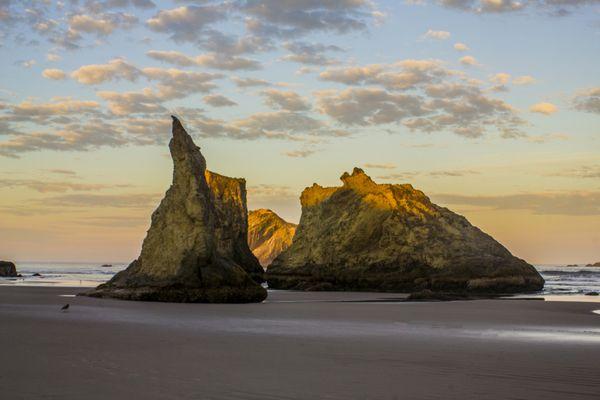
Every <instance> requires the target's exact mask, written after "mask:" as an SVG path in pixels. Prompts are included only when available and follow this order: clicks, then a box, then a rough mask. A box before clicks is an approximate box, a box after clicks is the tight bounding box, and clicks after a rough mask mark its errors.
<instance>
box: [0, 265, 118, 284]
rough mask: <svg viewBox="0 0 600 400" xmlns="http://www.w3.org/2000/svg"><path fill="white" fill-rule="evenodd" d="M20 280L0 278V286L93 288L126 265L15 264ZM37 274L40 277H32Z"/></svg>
mask: <svg viewBox="0 0 600 400" xmlns="http://www.w3.org/2000/svg"><path fill="white" fill-rule="evenodd" d="M15 264H16V265H17V272H18V273H19V274H21V275H22V277H20V278H0V285H15V286H75V287H95V286H98V285H99V284H101V283H104V282H106V281H107V280H109V279H110V278H112V277H113V276H114V275H115V274H116V273H117V272H119V271H121V270H123V269H125V268H127V265H128V264H125V263H118V264H110V265H111V266H110V267H108V266H102V264H100V263H70V262H35V263H33V262H31V263H30V262H22V263H15ZM34 274H39V275H40V276H33V275H34Z"/></svg>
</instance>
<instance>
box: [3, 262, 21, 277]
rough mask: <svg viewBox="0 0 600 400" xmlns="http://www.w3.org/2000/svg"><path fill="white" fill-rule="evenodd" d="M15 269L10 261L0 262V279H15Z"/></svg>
mask: <svg viewBox="0 0 600 400" xmlns="http://www.w3.org/2000/svg"><path fill="white" fill-rule="evenodd" d="M17 276H18V275H17V267H15V264H14V263H12V262H10V261H0V277H5V278H16V277H17Z"/></svg>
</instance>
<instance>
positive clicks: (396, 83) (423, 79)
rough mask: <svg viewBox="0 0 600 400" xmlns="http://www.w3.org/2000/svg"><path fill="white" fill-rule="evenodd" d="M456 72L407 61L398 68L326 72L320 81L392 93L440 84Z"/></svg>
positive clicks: (433, 64) (435, 64)
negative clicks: (377, 87) (367, 86)
mask: <svg viewBox="0 0 600 400" xmlns="http://www.w3.org/2000/svg"><path fill="white" fill-rule="evenodd" d="M455 74H456V72H454V71H450V70H448V69H446V68H444V66H443V64H442V62H441V61H438V60H413V59H407V60H402V61H398V62H396V63H394V64H370V65H366V66H357V67H343V68H333V69H326V70H325V71H323V72H321V73H320V74H319V79H321V80H324V81H332V82H339V83H344V84H346V85H358V84H379V85H382V86H384V87H386V88H388V89H393V90H397V89H409V88H411V87H414V86H416V85H419V84H422V83H434V82H440V81H441V80H442V79H443V78H445V77H448V76H450V75H455Z"/></svg>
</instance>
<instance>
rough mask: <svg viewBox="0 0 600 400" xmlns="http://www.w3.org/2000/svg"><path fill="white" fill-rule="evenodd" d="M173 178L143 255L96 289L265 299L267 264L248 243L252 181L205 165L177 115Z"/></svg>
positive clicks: (157, 296)
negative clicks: (248, 191) (248, 198)
mask: <svg viewBox="0 0 600 400" xmlns="http://www.w3.org/2000/svg"><path fill="white" fill-rule="evenodd" d="M172 132H173V137H172V138H171V140H170V142H169V149H170V151H171V157H172V159H173V183H172V185H171V187H170V188H169V190H167V192H166V194H165V197H164V198H163V199H162V201H161V203H160V205H159V206H158V208H157V209H156V210H155V211H154V213H153V214H152V223H151V226H150V229H149V230H148V233H147V236H146V238H145V239H144V243H143V245H142V251H141V254H140V256H139V257H138V259H137V260H135V261H133V262H132V263H131V264H130V265H129V267H128V268H127V269H126V270H124V271H122V272H120V273H118V274H117V275H115V276H114V277H113V279H111V280H110V281H109V282H107V283H106V284H104V285H100V286H99V287H98V288H96V290H95V291H92V292H91V293H88V295H91V296H97V297H116V298H121V299H127V300H148V301H174V302H253V301H262V300H264V298H265V297H266V295H267V294H266V290H265V289H264V288H262V287H261V286H260V284H259V282H261V281H262V272H263V271H262V268H261V266H260V264H259V263H258V260H257V259H256V257H254V255H253V254H252V252H251V251H250V249H249V248H248V243H247V234H248V216H247V207H246V183H245V180H243V179H239V178H229V177H226V176H223V175H219V174H216V173H213V172H210V171H207V170H206V161H205V159H204V157H203V156H202V153H201V152H200V148H199V147H198V146H196V145H195V143H194V141H193V140H192V138H191V137H190V136H189V135H188V133H187V132H186V130H185V129H184V128H183V126H182V124H181V122H180V121H179V120H178V119H177V118H176V117H173V129H172Z"/></svg>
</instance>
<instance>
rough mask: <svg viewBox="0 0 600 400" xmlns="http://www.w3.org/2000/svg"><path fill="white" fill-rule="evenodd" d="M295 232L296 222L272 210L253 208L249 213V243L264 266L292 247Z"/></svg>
mask: <svg viewBox="0 0 600 400" xmlns="http://www.w3.org/2000/svg"><path fill="white" fill-rule="evenodd" d="M294 232H296V224H292V223H291V222H287V221H285V220H284V219H283V218H281V217H280V216H279V215H277V214H275V213H274V212H273V211H271V210H265V209H259V210H253V211H250V213H249V214H248V245H249V246H250V250H252V252H253V253H254V255H255V256H256V258H258V261H259V262H260V264H261V265H262V266H263V268H267V267H268V266H269V264H271V262H272V261H273V260H274V259H275V257H277V256H278V255H279V254H280V253H281V252H282V251H284V250H286V249H287V248H288V247H290V245H291V244H292V238H293V237H294Z"/></svg>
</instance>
